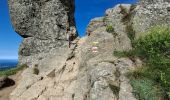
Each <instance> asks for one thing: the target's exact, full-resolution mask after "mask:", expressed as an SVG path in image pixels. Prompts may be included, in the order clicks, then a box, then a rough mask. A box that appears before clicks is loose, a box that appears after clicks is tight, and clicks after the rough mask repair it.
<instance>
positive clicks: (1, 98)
mask: <svg viewBox="0 0 170 100" xmlns="http://www.w3.org/2000/svg"><path fill="white" fill-rule="evenodd" d="M21 73H22V71H20V72H18V73H17V74H16V75H12V76H9V77H8V79H7V80H5V81H6V83H7V84H4V85H3V86H2V88H1V89H0V100H9V95H10V93H11V92H12V91H13V90H14V89H15V88H16V86H17V82H18V80H19V79H20V77H21Z"/></svg>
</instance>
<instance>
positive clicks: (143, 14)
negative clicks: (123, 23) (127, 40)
mask: <svg viewBox="0 0 170 100" xmlns="http://www.w3.org/2000/svg"><path fill="white" fill-rule="evenodd" d="M133 23H134V30H135V31H136V37H139V36H140V35H142V34H141V33H142V32H145V31H146V30H147V29H148V28H150V27H151V26H155V25H168V26H170V1H169V0H140V1H139V6H138V7H137V9H136V14H135V16H134V19H133Z"/></svg>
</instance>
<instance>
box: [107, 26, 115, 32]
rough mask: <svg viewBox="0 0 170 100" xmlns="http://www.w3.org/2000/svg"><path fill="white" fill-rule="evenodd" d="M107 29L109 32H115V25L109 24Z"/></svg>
mask: <svg viewBox="0 0 170 100" xmlns="http://www.w3.org/2000/svg"><path fill="white" fill-rule="evenodd" d="M106 31H107V32H108V33H113V32H114V28H113V26H111V25H108V26H107V27H106Z"/></svg>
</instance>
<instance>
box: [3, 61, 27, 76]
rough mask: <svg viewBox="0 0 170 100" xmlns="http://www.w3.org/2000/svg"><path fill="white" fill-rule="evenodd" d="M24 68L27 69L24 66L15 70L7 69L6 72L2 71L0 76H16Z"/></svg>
mask: <svg viewBox="0 0 170 100" xmlns="http://www.w3.org/2000/svg"><path fill="white" fill-rule="evenodd" d="M25 68H28V66H27V65H26V64H23V65H20V66H18V67H16V68H11V69H8V70H3V71H0V76H10V75H14V74H16V73H17V72H18V71H20V70H23V69H25Z"/></svg>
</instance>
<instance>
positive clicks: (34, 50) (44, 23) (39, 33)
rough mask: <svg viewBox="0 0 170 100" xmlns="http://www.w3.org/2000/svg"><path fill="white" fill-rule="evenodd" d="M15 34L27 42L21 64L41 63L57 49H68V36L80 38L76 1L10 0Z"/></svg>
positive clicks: (22, 46) (23, 45)
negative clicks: (75, 15) (75, 14)
mask: <svg viewBox="0 0 170 100" xmlns="http://www.w3.org/2000/svg"><path fill="white" fill-rule="evenodd" d="M8 3H9V9H10V15H11V21H12V23H13V26H14V29H15V31H16V32H17V33H18V34H19V35H21V36H22V37H23V38H24V40H23V42H22V44H21V45H20V49H19V61H20V64H23V63H33V62H34V63H37V62H39V60H41V59H43V58H44V57H45V56H46V55H49V53H52V51H53V50H54V49H56V48H62V47H66V45H67V44H68V43H67V39H66V35H67V34H70V33H72V34H74V38H76V37H77V32H76V31H74V30H76V29H75V21H74V0H66V1H63V0H8Z"/></svg>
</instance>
